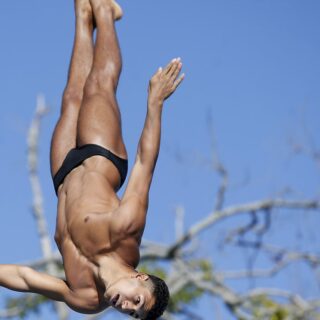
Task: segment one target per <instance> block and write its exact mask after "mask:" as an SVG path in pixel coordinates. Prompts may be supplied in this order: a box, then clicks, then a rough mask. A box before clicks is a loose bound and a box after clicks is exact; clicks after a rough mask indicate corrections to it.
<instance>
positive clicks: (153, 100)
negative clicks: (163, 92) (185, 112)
mask: <svg viewBox="0 0 320 320" xmlns="http://www.w3.org/2000/svg"><path fill="white" fill-rule="evenodd" d="M163 102H164V100H163V99H161V98H158V97H150V96H149V97H148V107H149V108H150V107H151V108H161V107H162V106H163Z"/></svg>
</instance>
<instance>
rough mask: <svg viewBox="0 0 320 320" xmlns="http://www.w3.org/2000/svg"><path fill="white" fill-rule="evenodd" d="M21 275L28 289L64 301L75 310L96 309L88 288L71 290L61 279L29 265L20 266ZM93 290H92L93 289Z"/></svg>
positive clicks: (91, 293)
mask: <svg viewBox="0 0 320 320" xmlns="http://www.w3.org/2000/svg"><path fill="white" fill-rule="evenodd" d="M21 268H22V269H21V276H22V279H23V281H24V282H25V287H26V288H27V290H23V291H29V292H34V293H38V294H41V295H43V296H45V297H47V298H49V299H52V300H56V301H62V302H65V303H66V304H67V305H68V306H69V307H70V308H72V309H73V310H75V311H78V312H83V313H87V312H90V311H92V310H94V309H96V300H95V299H94V298H95V296H96V295H95V294H93V292H91V291H92V290H90V289H83V290H77V291H73V290H71V289H70V288H69V286H68V285H67V284H66V282H65V281H64V280H62V279H59V278H56V277H53V276H51V275H48V274H45V273H40V272H38V271H35V270H33V269H31V268H29V267H21ZM93 291H94V290H93Z"/></svg>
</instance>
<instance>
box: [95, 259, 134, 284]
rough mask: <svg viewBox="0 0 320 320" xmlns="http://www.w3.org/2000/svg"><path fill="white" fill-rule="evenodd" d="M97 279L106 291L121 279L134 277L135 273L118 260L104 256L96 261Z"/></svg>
mask: <svg viewBox="0 0 320 320" xmlns="http://www.w3.org/2000/svg"><path fill="white" fill-rule="evenodd" d="M98 268H99V279H100V281H101V282H103V284H104V286H105V287H106V289H107V288H108V287H110V286H111V285H112V284H113V283H115V282H117V281H118V280H120V279H121V278H124V277H128V276H131V275H135V274H136V273H137V271H136V270H135V269H133V268H132V267H130V266H129V265H127V264H126V263H124V262H123V261H121V260H120V259H119V258H115V257H112V256H104V257H101V258H100V259H99V260H98Z"/></svg>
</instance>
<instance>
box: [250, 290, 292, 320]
mask: <svg viewBox="0 0 320 320" xmlns="http://www.w3.org/2000/svg"><path fill="white" fill-rule="evenodd" d="M252 306H253V315H254V316H255V317H256V318H257V319H263V318H264V319H265V316H264V317H263V315H265V314H266V313H268V314H269V316H268V319H270V320H288V319H289V312H288V309H287V308H286V306H285V305H282V304H279V303H277V302H275V301H273V300H271V299H269V298H268V297H267V296H265V295H261V296H257V297H255V298H253V299H252ZM290 319H292V318H290Z"/></svg>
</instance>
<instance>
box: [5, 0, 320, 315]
mask: <svg viewBox="0 0 320 320" xmlns="http://www.w3.org/2000/svg"><path fill="white" fill-rule="evenodd" d="M120 3H121V5H122V7H123V9H124V13H125V15H124V18H123V20H122V21H121V22H119V23H118V24H117V29H118V34H119V38H120V44H121V48H122V54H123V61H124V65H123V73H122V78H121V81H120V86H119V92H118V99H119V103H120V107H121V111H122V121H123V135H124V139H125V142H126V144H127V149H128V152H129V164H130V167H131V166H132V163H133V159H134V155H135V150H136V145H137V142H138V139H139V135H140V132H141V129H142V125H143V121H144V115H145V111H146V93H147V84H148V80H149V78H150V76H151V75H152V74H153V72H154V71H156V69H157V68H158V67H159V66H163V65H165V64H166V63H167V62H168V61H169V60H170V59H172V58H174V57H179V56H180V57H181V58H182V60H183V62H184V72H185V73H186V79H185V81H184V83H183V85H182V86H181V88H179V90H178V91H177V93H176V94H175V95H174V96H173V97H172V98H171V99H170V101H168V103H167V105H166V108H165V111H164V117H163V137H162V149H161V154H160V157H159V162H158V166H157V170H156V174H155V178H154V183H153V186H152V190H151V198H150V201H151V204H150V210H149V217H148V225H147V228H146V231H145V236H146V238H148V239H150V240H156V241H165V242H170V241H172V240H173V239H174V226H173V225H174V224H173V220H174V208H175V207H176V206H177V205H184V206H185V210H186V221H185V223H186V226H189V225H192V223H194V222H196V221H197V220H198V219H200V218H201V217H204V216H205V215H206V214H207V213H209V212H210V210H211V209H212V207H213V205H214V199H215V198H214V195H215V191H216V189H217V186H218V183H219V179H218V176H217V175H216V174H215V173H214V172H213V171H212V170H211V169H210V168H209V166H208V165H206V163H207V162H206V160H208V159H210V156H211V152H212V150H211V142H212V137H211V134H210V130H209V129H208V125H207V123H208V116H209V115H210V117H211V118H212V127H213V131H214V135H215V140H216V146H217V150H218V152H219V156H220V158H221V160H222V161H223V163H224V165H225V166H226V168H227V169H228V171H229V174H230V188H229V190H228V193H227V199H226V204H236V203H242V202H247V201H252V200H257V199H261V198H267V197H272V196H276V195H278V194H279V193H280V192H282V191H283V190H285V189H286V188H287V187H288V186H290V187H291V188H292V189H293V191H292V193H291V194H289V195H288V197H289V198H290V197H295V198H299V199H307V198H314V197H319V191H320V188H319V182H320V175H319V164H318V166H317V164H316V163H315V162H314V161H312V159H311V158H310V157H309V156H308V155H305V154H300V155H294V153H293V151H292V147H291V144H290V141H292V142H294V143H295V144H302V145H304V146H306V147H311V146H314V147H315V148H318V150H319V147H320V136H319V130H320V124H319V119H320V112H319V106H320V91H319V85H320V81H319V79H320V60H319V56H320V45H319V38H320V20H319V10H320V3H319V1H316V0H310V1H297V0H281V1H278V0H268V1H267V0H243V1H239V0H234V1H229V0H227V1H215V0H210V1H209V0H203V1H191V0H185V1H182V0H171V1H169V0H162V1H148V0H141V1H128V0H122V1H120ZM73 32H74V17H73V1H71V0H69V1H62V0H55V1H40V0H28V1H24V0H10V1H1V3H0V39H1V51H0V65H1V78H0V94H1V117H0V146H1V154H2V156H1V158H0V172H1V181H2V184H1V186H0V194H1V202H0V212H1V215H2V216H1V217H2V219H1V223H0V257H1V258H0V263H18V262H23V261H29V260H31V259H35V258H38V257H39V256H40V254H41V252H40V248H39V244H38V241H37V237H36V235H35V231H36V228H35V224H34V221H33V218H32V215H31V210H30V207H31V201H32V199H31V191H30V187H29V181H28V175H27V167H26V132H27V130H28V126H29V124H30V121H31V119H32V117H33V114H34V109H35V101H36V96H37V94H38V93H43V94H44V95H45V97H46V101H47V103H48V104H49V106H50V113H49V114H48V115H47V116H46V118H45V119H44V121H43V125H42V133H41V144H40V178H41V182H42V184H43V189H44V195H45V209H46V214H47V217H48V223H49V229H50V232H51V234H53V231H54V226H55V206H56V198H55V194H54V192H53V188H52V182H51V180H50V174H49V161H48V154H49V142H50V136H51V133H52V130H53V128H54V125H55V122H56V120H57V118H58V115H59V106H60V99H61V92H62V90H63V88H64V85H65V81H66V74H67V68H68V63H69V57H70V52H71V48H72V40H73ZM167 221H169V223H168V222H167ZM241 221H242V220H241V219H240V220H235V221H230V223H229V224H228V223H227V224H226V225H225V226H221V227H220V226H219V227H218V228H215V229H213V230H211V231H208V232H207V233H206V234H205V235H204V236H203V238H202V239H203V240H204V241H203V245H202V247H201V255H202V256H205V257H208V258H210V259H212V260H213V261H214V263H215V264H216V265H217V266H221V267H222V268H226V267H229V268H232V269H234V268H236V267H240V266H241V265H242V264H243V262H242V261H243V256H244V255H245V253H243V252H242V251H239V250H238V249H234V248H232V249H225V251H224V252H223V253H221V252H220V253H219V250H217V249H216V246H213V247H212V246H210V245H208V244H206V243H217V244H218V242H219V239H220V241H221V234H223V233H224V232H225V231H226V230H228V229H230V227H231V226H232V225H233V224H234V223H236V222H240V223H241ZM288 221H290V223H288ZM318 223H319V218H318V217H316V216H315V215H314V214H313V215H312V214H309V215H307V218H306V216H305V215H303V214H302V213H301V214H299V213H297V214H292V212H284V213H283V214H281V215H279V218H277V220H275V221H274V225H273V228H272V231H271V235H270V238H272V240H274V241H275V242H278V243H287V244H288V245H289V246H291V245H292V246H295V248H301V249H302V248H304V249H306V248H307V249H310V250H311V249H314V250H315V249H316V247H315V243H316V242H317V241H319V240H320V239H319V236H318V235H317V232H316V231H317V230H315V229H314V228H312V227H313V226H314V225H316V224H318ZM283 230H286V231H285V232H283ZM301 234H302V235H303V236H302V238H301V239H302V240H301V239H300V240H299V242H298V243H297V240H295V238H296V236H297V235H301ZM219 237H220V238H219ZM213 241H214V242H213ZM318 253H319V252H318ZM232 257H233V258H232ZM299 268H300V266H298V267H297V268H296V269H292V270H291V269H289V270H288V271H287V272H286V274H287V277H282V278H279V279H278V280H275V281H278V282H274V283H273V285H280V286H286V287H289V288H291V287H290V286H291V285H292V286H293V288H291V289H293V290H302V292H303V293H305V294H306V295H314V294H318V295H319V289H318V288H317V286H316V285H314V284H313V285H310V287H311V289H310V290H311V291H310V290H309V289H308V288H307V287H308V285H307V283H309V282H306V281H310V283H312V279H302V280H301V281H300V282H299V280H297V281H296V282H297V283H295V284H294V285H293V284H292V283H291V284H290V283H289V282H290V281H289V280H288V279H289V278H290V276H292V275H294V274H298V273H299V270H300V269H299ZM301 268H302V267H301ZM302 270H303V269H302ZM236 286H238V287H239V288H240V289H244V288H246V287H245V286H244V285H236ZM301 288H302V289H301ZM7 293H8V292H7V291H4V290H1V291H0V297H4V296H5V295H6V294H7ZM201 306H202V309H203V311H202V316H203V318H204V319H206V320H207V319H211V314H212V312H213V311H212V308H213V304H212V301H211V300H210V299H205V301H203V302H201ZM74 318H75V319H76V318H77V317H76V316H74Z"/></svg>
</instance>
